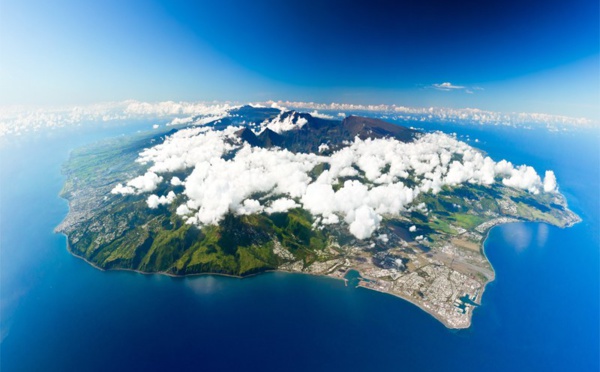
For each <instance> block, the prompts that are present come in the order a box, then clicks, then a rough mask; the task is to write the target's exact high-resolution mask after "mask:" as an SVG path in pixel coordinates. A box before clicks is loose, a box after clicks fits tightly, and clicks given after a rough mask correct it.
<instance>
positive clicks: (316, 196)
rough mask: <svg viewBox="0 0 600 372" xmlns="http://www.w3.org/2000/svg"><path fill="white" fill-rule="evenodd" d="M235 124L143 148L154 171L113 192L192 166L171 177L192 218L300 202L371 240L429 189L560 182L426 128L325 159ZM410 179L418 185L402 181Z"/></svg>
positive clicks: (212, 220) (149, 185) (152, 203)
mask: <svg viewBox="0 0 600 372" xmlns="http://www.w3.org/2000/svg"><path fill="white" fill-rule="evenodd" d="M237 129H238V128H233V127H230V128H227V129H226V130H224V131H214V130H213V129H211V128H207V127H196V128H189V129H183V130H180V131H178V132H177V133H174V134H173V135H171V136H169V137H168V138H167V139H166V140H165V141H164V142H163V143H162V144H159V145H156V146H154V147H151V148H149V149H146V150H144V151H142V152H141V153H140V156H139V158H138V159H137V161H138V162H141V163H143V164H147V165H148V166H149V169H148V172H147V173H146V174H144V175H142V176H139V177H136V178H134V179H132V180H130V181H128V182H127V183H126V184H125V185H121V184H119V185H117V186H115V188H114V189H113V190H112V192H113V193H116V194H139V193H143V192H152V191H153V190H155V189H156V187H157V185H158V184H160V183H161V182H162V181H163V179H162V177H161V176H160V174H168V173H170V172H173V171H186V172H189V175H188V176H187V178H186V179H185V182H182V181H181V180H180V179H179V178H176V177H173V178H171V180H170V183H171V184H172V185H181V184H183V185H184V191H183V197H184V202H183V204H181V205H179V206H177V210H176V213H177V214H178V215H180V216H183V218H184V219H185V220H186V221H187V222H188V223H193V224H198V225H209V224H217V223H219V221H221V220H222V219H223V218H224V216H225V215H226V214H227V213H234V214H238V215H243V214H252V213H261V212H263V211H264V212H265V213H275V212H284V211H287V210H289V209H291V208H296V207H302V208H304V209H306V210H307V211H309V212H310V213H311V214H312V215H313V216H314V217H315V220H316V221H318V222H317V224H322V225H327V224H337V223H340V222H342V221H343V223H344V224H345V225H347V228H348V230H349V231H350V233H352V234H353V235H354V236H355V237H357V238H359V239H366V238H369V237H371V236H372V235H373V234H374V233H375V231H377V229H378V228H379V226H380V223H381V221H382V218H383V217H384V216H397V215H399V214H400V213H402V212H404V211H406V210H407V209H409V208H410V209H411V210H414V209H417V210H421V211H423V212H424V213H426V207H425V205H421V204H420V205H417V206H415V205H414V204H413V202H414V200H415V198H416V197H417V196H418V195H419V194H420V193H423V192H433V193H437V192H439V191H440V190H441V188H442V187H443V186H445V185H450V186H460V185H461V184H464V183H475V184H480V185H489V184H491V183H493V182H496V180H497V179H499V180H501V182H503V183H504V184H505V185H507V186H511V187H516V188H520V189H524V190H528V191H529V192H532V193H539V192H541V191H542V190H544V191H546V192H547V191H548V190H555V189H556V180H555V177H554V174H553V173H552V172H551V171H550V172H547V173H546V177H545V180H544V183H542V181H541V178H540V176H539V175H538V174H537V173H536V172H535V170H534V169H533V168H531V167H528V166H524V165H522V166H519V167H514V166H513V165H512V164H511V163H510V162H507V161H504V160H503V161H500V162H497V163H496V162H494V161H493V160H492V159H491V158H489V157H486V156H484V155H482V154H481V153H480V152H479V151H478V150H476V149H473V148H472V147H470V146H469V145H468V144H466V143H464V142H461V141H458V140H457V139H456V138H454V137H451V136H448V135H445V134H442V133H430V134H425V135H423V136H421V137H420V138H418V139H417V140H415V141H413V142H410V143H403V142H399V141H397V140H394V139H390V138H386V139H376V140H371V139H367V140H361V139H359V138H356V139H355V140H354V142H352V143H349V144H348V146H347V147H345V148H342V149H340V150H338V151H336V152H334V153H333V154H331V155H330V156H322V155H316V154H302V153H292V152H289V151H287V150H282V149H264V148H259V147H251V146H250V145H248V144H245V143H242V142H240V140H239V139H238V138H237V137H236V136H235V135H234V133H235V131H236V130H237ZM234 150H235V152H234ZM225 155H229V156H228V160H225V158H224V156H225ZM452 159H454V160H452ZM320 163H326V164H328V165H329V169H327V170H325V171H323V172H322V173H321V174H320V175H319V177H318V178H317V179H316V180H313V179H312V178H311V177H310V176H309V173H310V171H311V170H312V169H313V168H314V167H315V166H316V165H318V164H320ZM347 176H353V177H364V181H368V182H364V181H359V180H346V181H345V182H343V184H341V185H339V183H340V182H341V181H340V179H341V178H342V177H347ZM409 177H410V178H411V179H412V180H413V181H414V182H415V183H416V184H415V185H414V186H407V185H406V184H405V183H404V182H403V179H406V178H409ZM334 185H335V186H336V188H334ZM552 186H553V187H552ZM169 195H170V194H169ZM169 195H167V196H166V197H165V196H162V197H158V196H156V195H151V196H150V197H149V198H148V199H147V203H148V205H149V207H151V208H156V207H158V205H161V204H166V203H171V202H172V201H173V200H174V197H175V195H174V194H173V196H172V197H169ZM410 231H414V227H411V228H410Z"/></svg>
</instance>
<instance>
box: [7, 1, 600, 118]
mask: <svg viewBox="0 0 600 372" xmlns="http://www.w3.org/2000/svg"><path fill="white" fill-rule="evenodd" d="M599 14H600V10H599V2H598V1H597V0H573V1H554V0H545V1H538V0H532V1H514V0H506V1H472V2H470V1H461V2H456V1H443V0H439V1H431V0H430V1H428V0H421V1H417V0H411V1H404V0H400V1H378V0H370V1H354V2H352V1H337V0H336V1H326V0H323V1H313V0H304V1H298V0H291V1H275V0H256V1H239V0H218V1H217V0H214V1H213V0H209V1H181V0H175V1H156V0H147V1H136V0H133V1H125V0H121V1H113V0H105V1H99V2H91V1H73V0H57V1H52V2H46V1H30V0H18V1H16V0H3V1H2V2H0V86H1V87H2V88H0V104H2V105H9V104H81V103H91V102H97V101H115V100H123V99H139V100H149V101H157V100H168V99H170V100H235V101H262V100H269V99H274V100H279V99H281V100H303V101H318V102H332V101H335V102H344V103H386V104H394V103H395V104H398V105H406V106H444V107H457V108H462V107H476V108H481V109H489V110H497V111H524V112H544V113H550V114H564V115H570V116H585V117H588V118H591V119H594V120H596V121H600V108H599V106H600V104H599V102H600V73H599V69H600V67H599V65H600V57H599V54H600V41H599V40H600V38H599V33H600V31H599V30H600V25H599ZM444 82H449V83H451V84H452V86H451V87H450V88H449V89H443V88H444V87H445V86H440V85H439V84H442V83H444ZM435 84H438V88H436V87H435ZM454 87H456V88H454Z"/></svg>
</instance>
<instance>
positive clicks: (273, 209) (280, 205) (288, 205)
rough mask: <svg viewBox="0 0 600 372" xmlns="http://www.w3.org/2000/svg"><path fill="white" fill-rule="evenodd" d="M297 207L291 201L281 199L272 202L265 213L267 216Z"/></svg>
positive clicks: (296, 204) (297, 205)
mask: <svg viewBox="0 0 600 372" xmlns="http://www.w3.org/2000/svg"><path fill="white" fill-rule="evenodd" d="M299 206H300V204H298V203H296V202H295V201H294V200H293V199H289V198H281V199H277V200H275V201H273V202H272V203H271V205H270V206H269V207H267V208H265V212H267V213H269V214H271V213H280V212H287V211H289V210H290V209H293V208H298V207H299Z"/></svg>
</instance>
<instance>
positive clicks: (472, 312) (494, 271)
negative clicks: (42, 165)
mask: <svg viewBox="0 0 600 372" xmlns="http://www.w3.org/2000/svg"><path fill="white" fill-rule="evenodd" d="M69 204H70V203H69ZM69 210H70V205H69ZM579 222H582V219H581V218H579V219H578V220H577V221H576V222H573V223H572V224H568V225H564V226H557V225H552V224H549V223H547V222H545V221H528V220H520V221H514V222H509V223H500V224H497V225H493V226H491V227H490V228H489V229H487V231H486V232H485V237H484V239H483V240H482V242H481V253H482V255H483V256H484V257H485V259H486V261H487V262H489V264H490V267H491V269H492V272H493V274H494V277H493V278H492V279H491V280H488V281H487V282H485V283H484V284H483V286H482V287H481V292H480V293H479V295H478V299H477V300H478V301H477V302H476V303H477V305H478V306H477V307H479V306H481V305H482V304H483V294H484V293H485V289H486V287H487V285H488V284H490V283H491V282H493V281H495V280H496V270H495V268H494V265H493V264H492V262H491V261H490V259H489V258H488V256H487V253H486V251H485V250H486V242H487V240H488V238H489V235H490V233H491V231H492V230H493V229H494V228H495V227H499V226H503V225H510V224H514V223H545V224H548V225H550V226H555V227H558V228H561V229H565V228H568V227H571V226H573V225H575V224H577V223H579ZM55 232H58V233H60V234H62V235H63V236H64V237H65V238H66V245H67V252H69V254H71V255H72V256H73V257H76V258H78V259H80V260H82V261H84V262H86V263H87V264H89V265H90V266H92V267H93V268H95V269H97V270H100V271H103V272H109V271H124V272H133V273H137V274H141V275H165V276H168V277H171V278H186V277H200V276H221V277H228V278H234V279H240V280H241V279H246V278H251V277H255V276H258V275H261V274H265V273H285V274H302V275H310V276H315V277H321V278H330V279H334V280H339V281H343V282H344V283H345V285H346V286H347V285H348V280H347V279H345V277H344V276H345V275H346V273H347V272H348V271H349V270H356V269H352V268H350V269H348V270H346V271H345V273H344V276H342V277H336V276H333V275H327V274H325V275H323V274H315V273H309V272H303V271H289V270H280V269H274V270H265V271H261V272H257V273H252V274H249V275H246V276H239V275H233V274H224V273H211V272H206V273H194V274H183V275H178V274H173V273H169V272H165V271H142V270H136V269H129V268H110V269H105V268H102V267H100V266H98V265H96V264H95V263H93V262H91V261H89V260H88V259H86V258H85V257H82V256H80V255H78V254H77V253H75V252H73V250H72V249H71V246H70V244H69V239H68V236H67V234H65V233H64V232H59V231H55ZM359 274H361V273H360V271H359ZM361 275H362V274H361ZM356 288H363V289H367V290H371V291H374V292H378V293H382V294H387V295H391V296H394V297H396V298H399V299H401V300H404V301H406V302H408V303H410V304H412V305H414V306H416V307H418V308H419V309H421V310H422V311H424V312H425V313H427V314H428V315H430V316H431V317H433V318H434V319H436V320H437V321H439V322H440V323H442V324H443V325H444V327H446V329H448V330H463V329H469V328H470V327H471V325H472V323H473V322H472V318H473V315H474V313H475V309H476V308H477V307H475V306H473V307H472V310H471V312H470V314H469V323H468V324H467V326H466V327H454V326H452V325H450V324H448V322H447V321H446V319H444V318H442V317H440V316H439V315H438V314H436V313H434V312H432V311H430V310H429V309H428V308H426V307H424V306H423V305H422V304H420V303H418V302H416V301H414V300H412V299H410V298H405V297H402V296H400V295H398V294H396V293H393V292H385V291H380V290H377V289H374V288H369V287H366V286H364V285H362V281H359V283H358V285H357V286H356Z"/></svg>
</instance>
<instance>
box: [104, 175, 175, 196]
mask: <svg viewBox="0 0 600 372" xmlns="http://www.w3.org/2000/svg"><path fill="white" fill-rule="evenodd" d="M162 180H163V178H162V177H161V176H159V175H157V174H156V173H154V172H146V173H145V174H144V175H143V176H138V177H136V178H134V179H132V180H130V181H128V182H127V185H126V186H123V185H122V184H120V183H119V184H118V185H117V186H115V187H114V188H113V189H112V190H111V193H113V194H123V195H126V194H141V193H145V192H151V191H154V190H156V187H157V186H158V184H160V183H161V182H162Z"/></svg>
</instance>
